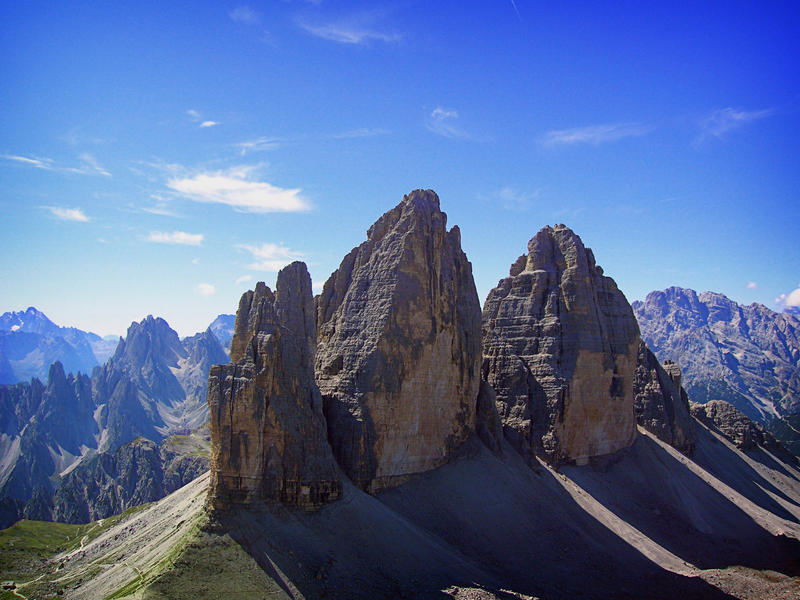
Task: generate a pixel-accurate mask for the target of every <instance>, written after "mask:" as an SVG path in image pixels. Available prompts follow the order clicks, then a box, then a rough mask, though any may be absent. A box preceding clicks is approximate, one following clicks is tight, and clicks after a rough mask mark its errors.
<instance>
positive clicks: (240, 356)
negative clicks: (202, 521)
mask: <svg viewBox="0 0 800 600" xmlns="http://www.w3.org/2000/svg"><path fill="white" fill-rule="evenodd" d="M315 347H316V332H315V322H314V305H313V299H312V295H311V278H310V277H309V275H308V271H307V270H306V266H305V264H304V263H301V262H295V263H292V264H291V265H289V266H287V267H285V268H284V269H283V270H282V271H281V272H280V273H279V274H278V280H277V285H276V292H275V293H274V294H273V293H272V291H271V290H270V289H269V288H268V287H267V286H266V285H264V284H263V283H259V284H258V285H257V286H256V289H255V290H254V291H249V292H247V293H245V294H244V296H242V299H241V302H240V303H239V310H238V312H237V315H236V328H235V333H234V336H233V340H232V341H231V363H230V364H227V365H216V366H214V367H212V369H211V375H210V377H209V388H208V404H209V409H210V413H211V490H210V492H209V503H210V505H211V506H212V507H213V508H216V509H227V508H229V507H230V506H231V505H234V504H249V503H253V502H257V501H260V500H279V501H281V502H284V503H287V504H292V505H297V506H301V507H304V508H315V507H319V506H321V505H322V504H324V503H325V502H329V501H333V500H336V499H337V498H338V497H339V496H340V495H341V482H340V480H339V476H338V472H337V469H336V464H335V461H334V458H333V455H332V453H331V449H330V446H329V445H328V443H327V440H326V433H325V424H324V419H323V415H322V401H321V398H320V394H319V389H318V388H317V386H316V384H315V383H314V351H315Z"/></svg>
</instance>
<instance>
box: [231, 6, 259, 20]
mask: <svg viewBox="0 0 800 600" xmlns="http://www.w3.org/2000/svg"><path fill="white" fill-rule="evenodd" d="M228 16H229V17H230V18H231V21H235V22H236V23H244V24H245V25H258V24H259V23H260V22H261V15H260V14H259V13H257V12H256V11H254V10H253V9H252V8H250V7H249V6H237V7H236V8H234V9H233V10H232V11H231V12H229V13H228Z"/></svg>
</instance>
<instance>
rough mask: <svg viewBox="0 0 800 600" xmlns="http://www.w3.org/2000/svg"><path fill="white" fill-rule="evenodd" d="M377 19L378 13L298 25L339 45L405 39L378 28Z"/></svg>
mask: <svg viewBox="0 0 800 600" xmlns="http://www.w3.org/2000/svg"><path fill="white" fill-rule="evenodd" d="M377 17H378V15H377V13H376V12H363V13H359V14H355V15H350V16H347V17H343V18H340V19H337V20H333V21H327V22H316V23H312V22H309V21H304V20H299V21H298V22H297V24H298V26H299V27H300V28H301V29H303V30H304V31H306V32H307V33H310V34H311V35H313V36H316V37H318V38H322V39H323V40H328V41H330V42H337V43H339V44H351V45H366V44H369V43H370V42H384V43H393V42H399V41H400V40H401V39H403V36H401V35H400V34H398V33H390V32H388V31H384V30H381V28H379V27H377V26H376V24H375V21H376V20H377Z"/></svg>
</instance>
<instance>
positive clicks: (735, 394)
mask: <svg viewBox="0 0 800 600" xmlns="http://www.w3.org/2000/svg"><path fill="white" fill-rule="evenodd" d="M633 309H634V312H635V313H636V317H637V319H638V321H639V326H640V327H641V330H642V338H643V339H644V340H645V342H646V343H647V345H648V347H650V348H651V349H652V350H653V352H654V353H655V355H656V356H658V357H659V359H660V360H662V361H664V360H672V361H675V362H676V363H678V364H680V366H681V370H682V371H683V385H684V387H685V388H686V392H687V393H688V394H689V397H690V398H691V399H692V401H694V402H700V403H704V402H708V401H711V400H723V401H726V402H729V403H730V404H732V405H734V406H735V407H736V408H737V409H738V410H739V411H741V412H742V413H744V414H745V415H746V416H748V417H749V418H750V419H752V420H754V421H756V422H757V423H760V424H761V425H763V426H765V427H766V428H767V429H768V430H769V431H771V432H772V433H773V434H774V435H775V436H776V437H777V438H778V439H779V440H780V441H781V443H782V444H784V445H785V446H786V447H787V448H788V449H789V450H790V451H792V452H793V453H794V454H795V455H797V454H800V434H798V433H797V430H800V319H798V318H797V317H796V316H793V315H790V314H787V313H783V314H781V313H776V312H774V311H771V310H769V309H768V308H766V307H765V306H762V305H760V304H751V305H749V306H742V305H739V304H737V303H736V302H733V301H732V300H730V299H728V298H726V297H725V296H723V295H722V294H716V293H712V292H704V293H702V294H697V293H696V292H695V291H693V290H690V289H683V288H677V287H671V288H668V289H666V290H663V291H656V292H651V293H650V294H648V295H647V298H646V299H645V301H644V302H634V303H633Z"/></svg>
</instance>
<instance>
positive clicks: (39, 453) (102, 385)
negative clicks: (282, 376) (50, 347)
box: [0, 311, 228, 527]
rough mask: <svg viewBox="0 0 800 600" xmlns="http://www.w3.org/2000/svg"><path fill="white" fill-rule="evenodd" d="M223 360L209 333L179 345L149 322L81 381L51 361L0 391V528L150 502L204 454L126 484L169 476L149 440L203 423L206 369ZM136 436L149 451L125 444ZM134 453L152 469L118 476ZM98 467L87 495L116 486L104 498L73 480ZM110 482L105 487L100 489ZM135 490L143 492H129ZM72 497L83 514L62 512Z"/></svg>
mask: <svg viewBox="0 0 800 600" xmlns="http://www.w3.org/2000/svg"><path fill="white" fill-rule="evenodd" d="M28 312H30V311H28ZM36 314H39V315H41V313H38V312H37V313H36ZM45 319H46V318H45ZM46 322H47V323H49V320H47V321H46ZM54 327H55V326H54ZM227 360H228V357H227V355H226V353H225V352H224V350H223V348H222V346H221V345H220V343H219V341H218V340H217V338H216V337H215V335H214V334H213V333H212V332H211V331H210V330H206V331H205V332H202V333H198V334H197V335H195V336H192V337H188V338H185V339H183V340H180V339H179V338H178V335H177V333H175V331H173V330H172V329H171V328H170V327H169V325H168V324H167V323H166V321H164V320H163V319H160V318H153V317H152V316H149V317H147V318H146V319H144V320H143V321H141V322H140V323H132V324H131V326H130V327H129V329H128V332H127V335H126V337H125V339H123V340H120V341H119V344H118V345H117V348H116V351H115V352H114V354H113V355H112V356H111V357H110V358H109V360H108V361H107V362H106V363H105V364H104V365H103V366H102V367H95V368H94V369H93V374H92V375H91V376H89V375H86V374H82V373H80V372H78V373H77V374H75V375H72V374H70V375H66V374H65V369H64V367H63V365H62V364H61V363H60V362H55V363H53V364H52V365H51V367H50V370H49V373H48V377H47V379H46V384H43V383H41V382H40V380H39V379H37V378H33V379H32V380H31V381H30V383H17V384H13V385H6V386H0V456H1V457H2V462H1V463H0V464H2V471H0V527H6V526H8V525H10V524H11V523H13V522H14V521H16V520H17V519H19V518H20V517H22V516H26V517H29V518H40V519H48V520H49V519H51V518H52V519H56V520H66V521H69V522H74V521H75V520H82V519H83V520H88V519H89V518H102V517H106V516H110V515H111V514H115V512H118V511H119V510H120V509H123V510H124V509H125V508H127V507H128V506H129V505H130V502H131V501H133V500H132V499H136V500H137V501H141V500H142V499H146V501H152V500H156V499H158V498H161V497H163V495H164V494H165V493H166V492H167V491H171V490H172V489H175V485H177V484H178V483H180V485H182V484H184V483H186V482H188V481H189V480H190V479H191V478H192V477H193V476H196V475H197V474H199V473H200V472H202V471H203V470H204V469H205V468H207V465H208V457H207V450H205V451H203V452H205V454H206V455H205V456H202V453H197V452H195V451H192V452H193V453H194V456H195V458H197V460H196V461H195V462H196V463H197V464H196V465H195V466H194V467H192V468H190V469H188V470H187V469H184V468H182V467H181V468H178V471H181V472H184V471H185V472H186V477H188V479H187V478H178V479H179V481H178V482H177V483H176V482H174V481H172V482H169V481H168V482H167V483H166V484H165V485H162V484H161V483H160V481H159V482H158V483H157V484H153V485H149V486H148V485H147V484H140V483H138V482H137V481H136V480H137V479H138V478H139V477H140V476H141V477H142V478H143V479H144V480H147V479H150V480H160V479H162V478H163V477H162V475H160V474H158V473H162V474H163V473H166V472H167V471H169V470H170V466H171V461H173V459H174V456H171V455H169V456H168V454H169V453H167V452H166V451H165V450H164V449H163V448H160V447H159V444H163V443H164V442H165V440H167V439H168V438H169V437H170V436H172V435H174V434H180V435H188V434H189V433H190V432H191V431H192V430H196V429H198V428H200V427H202V426H204V425H206V423H207V422H208V406H207V403H206V391H207V382H208V373H209V370H210V367H211V365H212V364H215V363H221V362H225V361H227ZM140 439H143V440H149V443H150V444H152V445H153V448H149V447H145V446H143V445H142V444H141V443H138V442H137V443H138V446H137V447H136V448H127V445H128V444H130V443H133V442H135V441H136V440H140ZM136 449H138V450H141V452H139V453H138V454H137V456H140V457H141V456H145V455H147V457H148V458H147V460H145V461H144V462H142V461H139V464H140V465H145V464H147V465H150V467H152V468H150V467H148V468H147V469H144V470H143V469H142V468H138V469H134V471H131V470H130V469H127V475H124V473H125V472H126V468H124V467H119V468H118V467H117V463H119V464H130V465H132V464H135V463H136V461H131V460H128V459H127V458H126V457H125V454H126V453H127V452H129V451H130V452H132V451H134V450H136ZM153 457H156V459H157V460H156V459H153ZM154 460H155V462H158V463H159V465H158V466H157V467H156V465H155V462H154ZM112 463H113V464H112ZM98 469H100V471H102V472H103V475H102V477H99V475H98V477H92V480H93V481H94V484H95V486H96V487H95V491H97V490H99V489H100V488H103V487H104V486H106V487H108V488H109V489H112V488H116V489H115V491H114V493H113V498H110V499H109V498H103V497H102V494H99V493H93V492H92V491H91V489H92V488H91V486H89V487H86V486H85V485H83V483H81V482H82V479H85V478H86V477H88V476H87V475H86V473H87V472H92V473H95V474H98V473H99V472H100V471H98ZM87 470H88V471H87ZM174 470H175V469H173V471H174ZM145 471H147V472H148V473H150V474H145ZM132 472H136V473H140V475H135V476H134V475H132V474H131V473H132ZM152 473H156V474H155V475H153V474H152ZM126 477H127V479H126ZM112 480H113V481H114V482H115V483H114V484H113V485H112V484H108V485H107V484H106V483H103V482H104V481H112ZM140 485H144V487H145V488H146V489H148V490H150V491H151V492H152V493H149V494H142V493H138V492H137V491H136V490H137V489H138V486H140ZM70 487H72V488H74V489H70ZM79 497H80V498H82V500H81V502H82V504H81V506H82V507H83V508H81V506H77V505H73V506H70V504H69V501H68V499H69V498H79Z"/></svg>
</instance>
